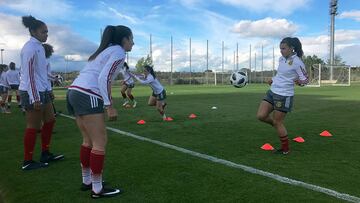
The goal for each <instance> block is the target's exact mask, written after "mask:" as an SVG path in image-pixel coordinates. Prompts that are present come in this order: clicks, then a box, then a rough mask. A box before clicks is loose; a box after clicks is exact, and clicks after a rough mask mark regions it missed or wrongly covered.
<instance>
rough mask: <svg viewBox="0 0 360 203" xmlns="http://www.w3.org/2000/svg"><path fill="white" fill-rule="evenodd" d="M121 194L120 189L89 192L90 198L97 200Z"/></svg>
mask: <svg viewBox="0 0 360 203" xmlns="http://www.w3.org/2000/svg"><path fill="white" fill-rule="evenodd" d="M121 192H122V190H120V189H113V188H104V187H103V189H102V190H101V191H100V192H99V193H95V192H94V191H91V198H93V199H98V198H102V197H114V196H116V195H119V194H120V193H121Z"/></svg>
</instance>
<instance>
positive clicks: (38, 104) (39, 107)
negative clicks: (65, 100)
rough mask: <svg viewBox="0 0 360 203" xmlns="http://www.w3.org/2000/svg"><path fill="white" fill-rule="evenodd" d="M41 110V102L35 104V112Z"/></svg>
mask: <svg viewBox="0 0 360 203" xmlns="http://www.w3.org/2000/svg"><path fill="white" fill-rule="evenodd" d="M40 109H41V103H40V101H36V102H34V110H35V111H40Z"/></svg>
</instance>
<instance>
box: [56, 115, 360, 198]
mask: <svg viewBox="0 0 360 203" xmlns="http://www.w3.org/2000/svg"><path fill="white" fill-rule="evenodd" d="M60 115H61V116H64V117H67V118H71V119H75V118H74V117H72V116H68V115H65V114H60ZM106 129H108V130H110V131H113V132H116V133H119V134H122V135H125V136H128V137H132V138H135V139H138V140H141V141H146V142H150V143H153V144H157V145H160V146H162V147H165V148H169V149H173V150H176V151H179V152H182V153H185V154H189V155H191V156H195V157H198V158H202V159H206V160H209V161H212V162H215V163H220V164H223V165H225V166H229V167H233V168H238V169H242V170H244V171H246V172H249V173H252V174H257V175H261V176H265V177H268V178H271V179H274V180H277V181H279V182H282V183H286V184H289V185H294V186H299V187H303V188H306V189H309V190H313V191H316V192H321V193H324V194H327V195H330V196H333V197H336V198H338V199H342V200H346V201H349V202H360V198H359V197H356V196H352V195H349V194H346V193H340V192H337V191H335V190H331V189H328V188H324V187H320V186H317V185H313V184H309V183H305V182H302V181H298V180H294V179H290V178H287V177H284V176H280V175H277V174H274V173H270V172H266V171H263V170H260V169H256V168H253V167H250V166H246V165H242V164H237V163H234V162H231V161H228V160H225V159H220V158H216V157H214V156H209V155H206V154H202V153H199V152H194V151H191V150H188V149H185V148H182V147H177V146H175V145H171V144H167V143H165V142H160V141H157V140H152V139H150V138H146V137H141V136H138V135H135V134H132V133H129V132H125V131H122V130H119V129H116V128H112V127H106Z"/></svg>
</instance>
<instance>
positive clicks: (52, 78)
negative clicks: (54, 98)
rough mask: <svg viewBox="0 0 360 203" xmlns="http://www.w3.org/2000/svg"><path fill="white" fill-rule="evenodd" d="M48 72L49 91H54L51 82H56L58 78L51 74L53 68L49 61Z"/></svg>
mask: <svg viewBox="0 0 360 203" xmlns="http://www.w3.org/2000/svg"><path fill="white" fill-rule="evenodd" d="M46 62H47V65H46V70H47V76H48V90H52V87H51V82H53V81H55V80H56V77H55V76H54V75H53V74H52V73H51V66H50V62H49V60H47V61H46Z"/></svg>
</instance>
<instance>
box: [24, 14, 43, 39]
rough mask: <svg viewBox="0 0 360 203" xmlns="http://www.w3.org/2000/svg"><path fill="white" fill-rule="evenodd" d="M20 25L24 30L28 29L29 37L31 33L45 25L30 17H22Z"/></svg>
mask: <svg viewBox="0 0 360 203" xmlns="http://www.w3.org/2000/svg"><path fill="white" fill-rule="evenodd" d="M22 23H23V25H24V26H25V27H26V28H29V32H30V35H32V34H31V32H32V31H36V30H37V29H39V28H40V27H41V26H44V25H46V24H45V23H44V22H42V21H41V20H38V19H36V18H34V17H33V16H31V15H30V16H23V17H22Z"/></svg>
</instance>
